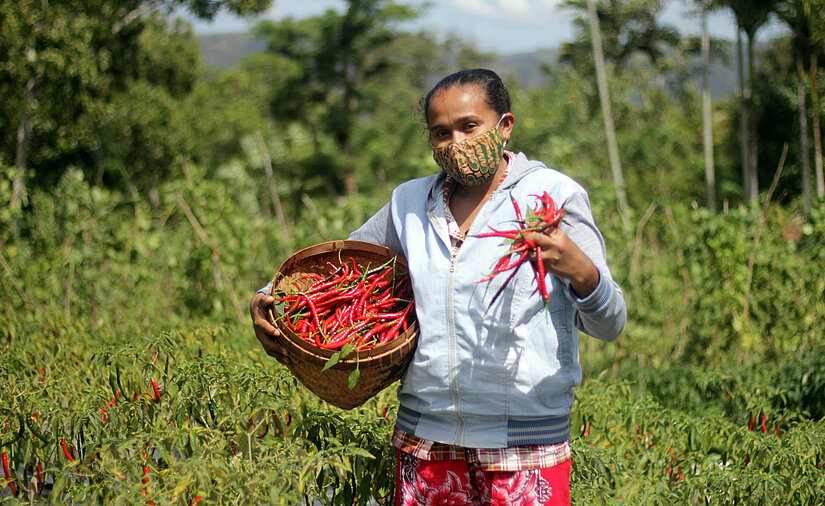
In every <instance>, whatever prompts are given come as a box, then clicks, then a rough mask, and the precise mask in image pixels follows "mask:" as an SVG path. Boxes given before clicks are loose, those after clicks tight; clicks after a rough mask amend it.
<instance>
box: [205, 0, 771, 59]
mask: <svg viewBox="0 0 825 506" xmlns="http://www.w3.org/2000/svg"><path fill="white" fill-rule="evenodd" d="M397 1H398V3H402V4H406V5H411V6H414V7H418V8H420V10H421V16H420V18H419V19H418V20H417V21H415V22H414V23H413V24H412V25H410V26H409V27H408V28H409V29H410V30H415V31H417V30H421V29H425V30H429V31H432V32H434V33H436V34H437V35H441V36H444V35H447V34H453V35H456V36H459V37H461V38H462V39H463V40H465V41H467V42H470V43H472V44H474V45H475V46H476V47H477V48H478V49H479V50H481V51H485V52H495V53H498V54H515V53H525V52H530V51H536V50H541V49H552V48H556V47H558V46H559V45H560V44H562V43H564V42H567V41H570V40H572V39H573V23H572V19H573V18H572V15H571V12H570V11H569V10H567V9H562V8H560V7H559V5H560V4H561V3H562V0H435V1H432V0H430V1H428V0H397ZM345 3H346V2H345V1H344V0H274V1H273V4H272V7H271V8H270V9H269V11H268V12H267V13H265V14H263V15H262V16H260V17H258V18H254V19H242V18H238V17H236V16H231V15H228V14H225V13H220V14H218V15H217V16H216V17H215V19H214V20H213V21H212V22H204V21H195V22H193V25H194V30H195V33H197V34H208V33H227V32H243V31H246V30H248V29H249V28H250V27H252V26H254V25H255V24H256V22H257V21H258V20H260V19H271V20H276V21H277V20H279V19H283V18H285V17H289V16H291V17H294V18H305V17H310V16H314V15H318V14H321V13H323V12H324V11H326V10H327V9H335V10H338V11H342V10H343V8H344V6H345ZM689 3H690V2H687V1H685V0H674V1H672V2H671V7H670V8H668V9H667V10H666V11H665V12H664V13H663V16H662V22H663V23H664V24H670V25H673V26H675V27H676V28H678V29H679V31H680V32H682V33H699V32H700V30H701V25H700V20H699V19H698V17H697V16H695V15H692V14H691V13H690V12H689V11H688V10H687V7H686V5H687V4H689ZM780 30H781V28H779V27H778V26H776V25H774V26H771V27H768V28H767V29H765V30H764V31H763V32H760V33H759V36H760V37H761V36H770V35H771V34H774V35H775V34H777V33H779V31H780ZM709 31H710V32H711V35H712V36H715V37H720V38H726V39H732V38H733V37H734V36H735V31H734V28H733V17H732V16H731V15H728V14H725V13H718V14H715V15H713V16H712V18H711V19H710V21H709Z"/></svg>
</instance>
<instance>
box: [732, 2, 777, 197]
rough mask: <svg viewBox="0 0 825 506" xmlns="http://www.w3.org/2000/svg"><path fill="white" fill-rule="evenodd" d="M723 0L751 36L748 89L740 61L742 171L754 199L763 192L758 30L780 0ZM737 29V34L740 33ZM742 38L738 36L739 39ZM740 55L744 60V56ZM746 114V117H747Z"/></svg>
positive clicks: (744, 188)
mask: <svg viewBox="0 0 825 506" xmlns="http://www.w3.org/2000/svg"><path fill="white" fill-rule="evenodd" d="M721 3H722V4H723V5H725V6H726V7H728V8H729V9H730V10H731V11H733V14H734V16H735V18H736V23H737V26H738V28H739V30H741V31H743V32H744V33H745V35H746V36H747V68H748V80H749V83H748V87H747V91H744V90H745V89H746V88H745V86H744V80H743V79H742V77H741V76H742V72H743V66H742V64H741V63H740V65H739V75H740V89H741V90H742V92H741V93H742V94H741V97H742V98H741V101H742V105H741V107H742V112H741V114H742V116H741V117H742V118H743V120H742V132H741V139H742V158H743V161H742V173H743V178H742V181H743V190H744V195H745V200H747V201H749V202H751V201H755V200H756V199H757V197H758V193H759V183H758V163H757V154H758V139H757V138H756V132H757V126H756V125H757V121H758V120H757V118H756V117H755V108H756V102H755V100H756V98H755V96H754V93H753V89H754V85H755V81H754V72H755V69H754V66H755V50H756V49H755V44H756V33H757V32H758V31H759V29H760V28H762V27H763V26H764V25H765V23H767V21H768V18H769V16H770V15H771V13H773V12H774V11H775V10H776V8H777V7H778V0H721ZM738 36H739V35H738V33H737V37H738ZM738 40H739V39H737V41H738ZM737 52H739V53H740V54H741V47H740V45H738V46H737ZM737 59H739V61H740V62H741V59H740V56H739V55H737ZM745 118H746V119H745Z"/></svg>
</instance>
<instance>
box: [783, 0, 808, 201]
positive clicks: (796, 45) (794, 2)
mask: <svg viewBox="0 0 825 506" xmlns="http://www.w3.org/2000/svg"><path fill="white" fill-rule="evenodd" d="M803 4H804V0H788V1H786V2H785V3H784V4H783V5H781V6H780V9H779V10H778V11H777V14H779V18H780V19H781V20H782V21H784V22H785V23H786V24H787V25H788V27H789V28H790V29H791V33H792V35H793V51H794V60H795V61H796V92H797V109H798V112H799V155H800V157H801V162H802V200H803V210H804V212H805V215H807V214H808V211H809V210H810V208H811V181H810V176H811V175H810V159H809V156H808V150H809V147H808V111H807V104H806V96H805V95H806V93H805V63H804V62H805V60H806V59H807V58H808V53H810V46H811V33H810V23H809V22H808V19H807V18H806V17H805V7H804V5H803Z"/></svg>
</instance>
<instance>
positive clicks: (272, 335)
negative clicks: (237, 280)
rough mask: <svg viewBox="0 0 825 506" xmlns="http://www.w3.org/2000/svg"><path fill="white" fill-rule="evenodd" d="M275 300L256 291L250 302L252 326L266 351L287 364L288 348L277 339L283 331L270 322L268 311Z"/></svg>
mask: <svg viewBox="0 0 825 506" xmlns="http://www.w3.org/2000/svg"><path fill="white" fill-rule="evenodd" d="M274 302H275V298H274V297H272V296H271V295H267V294H265V293H256V294H255V296H254V297H252V302H251V303H250V304H249V314H250V316H252V327H253V328H254V329H255V337H257V338H258V341H260V342H261V346H263V347H264V351H265V352H266V354H267V355H269V356H270V357H275V360H277V361H278V362H280V363H282V364H284V365H287V363H288V359H289V355H288V354H287V351H286V348H284V347H283V346H281V344H280V343H279V342H278V340H277V339H276V338H277V337H280V335H281V332H280V331H279V330H278V329H277V328H276V327H275V326H274V325H272V324H271V323H270V322H269V319H268V318H267V313H268V311H269V309H271V308H272V305H273V304H274Z"/></svg>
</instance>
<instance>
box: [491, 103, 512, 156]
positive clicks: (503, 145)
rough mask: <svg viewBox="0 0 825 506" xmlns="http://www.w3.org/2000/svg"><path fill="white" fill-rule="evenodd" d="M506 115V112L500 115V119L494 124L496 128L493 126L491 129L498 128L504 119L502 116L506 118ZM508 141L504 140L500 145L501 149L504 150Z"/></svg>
mask: <svg viewBox="0 0 825 506" xmlns="http://www.w3.org/2000/svg"><path fill="white" fill-rule="evenodd" d="M506 115H507V113H506V112H505V113H504V114H502V115H501V117H500V118H499V119H498V123H496V126H494V127H493V128H495V129H498V126H499V125H500V124H501V121H502V120H503V119H504V116H506ZM508 140H509V139H504V142H503V143H502V144H501V149H504V148H506V147H507V141H508Z"/></svg>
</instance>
